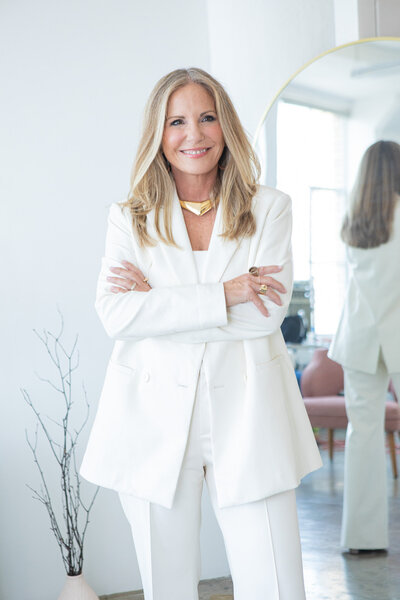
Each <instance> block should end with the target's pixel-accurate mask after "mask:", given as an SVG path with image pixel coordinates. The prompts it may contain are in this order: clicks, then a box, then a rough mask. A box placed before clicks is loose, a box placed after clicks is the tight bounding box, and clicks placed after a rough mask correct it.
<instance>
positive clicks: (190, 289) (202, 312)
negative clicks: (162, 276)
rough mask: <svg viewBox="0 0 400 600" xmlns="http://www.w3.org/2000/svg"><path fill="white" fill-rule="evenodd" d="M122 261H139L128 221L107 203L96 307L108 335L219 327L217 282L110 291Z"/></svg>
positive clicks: (223, 312)
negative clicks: (113, 270)
mask: <svg viewBox="0 0 400 600" xmlns="http://www.w3.org/2000/svg"><path fill="white" fill-rule="evenodd" d="M121 260H130V261H132V263H133V264H136V265H137V264H138V261H137V258H136V254H135V248H134V244H133V240H132V232H131V230H130V229H129V227H128V223H127V219H126V218H125V216H124V214H123V212H122V211H121V210H120V207H119V206H118V205H117V204H113V205H111V208H110V213H109V218H108V229H107V236H106V249H105V256H104V257H103V259H102V266H101V271H100V275H99V279H98V284H97V293H96V303H95V307H96V310H97V313H98V315H99V317H100V320H101V322H102V323H103V326H104V328H105V330H106V332H107V333H108V335H109V336H110V337H112V338H115V339H120V340H128V339H129V340H132V341H133V340H136V341H137V340H141V339H144V338H147V337H155V336H162V335H172V334H174V333H177V332H185V331H186V332H187V331H190V332H194V331H197V330H201V329H210V330H212V329H213V328H215V327H223V326H224V325H226V324H227V322H228V317H227V309H226V302H225V293H224V286H223V283H222V282H217V283H208V284H191V285H176V286H171V287H160V288H154V289H152V290H150V291H149V292H134V293H119V294H114V293H112V292H111V291H110V287H111V285H110V282H108V281H107V276H108V275H109V274H110V267H112V266H121Z"/></svg>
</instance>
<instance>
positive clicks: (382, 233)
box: [341, 140, 400, 248]
mask: <svg viewBox="0 0 400 600" xmlns="http://www.w3.org/2000/svg"><path fill="white" fill-rule="evenodd" d="M399 193H400V146H399V144H396V142H388V141H383V140H382V141H379V142H376V143H375V144H372V146H370V147H369V148H368V149H367V150H366V152H365V154H364V156H363V158H362V160H361V164H360V168H359V172H358V177H357V181H356V185H355V187H354V190H353V193H352V201H351V207H350V210H349V213H348V214H347V215H346V216H345V218H344V221H343V225H342V231H341V236H342V240H343V241H344V242H346V244H348V245H349V246H355V247H356V248H376V247H377V246H380V245H381V244H386V242H388V241H389V239H390V236H391V233H392V225H393V216H394V208H395V204H396V202H397V195H398V194H399Z"/></svg>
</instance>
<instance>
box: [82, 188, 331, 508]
mask: <svg viewBox="0 0 400 600" xmlns="http://www.w3.org/2000/svg"><path fill="white" fill-rule="evenodd" d="M253 206H254V215H255V218H256V223H257V231H256V233H255V235H254V236H253V237H252V238H244V239H242V240H241V241H240V243H238V242H236V241H225V240H224V239H223V238H222V237H220V236H219V235H218V234H220V233H221V232H222V230H223V224H222V214H221V207H219V208H218V210H217V215H216V220H215V224H214V229H213V233H212V236H211V241H210V246H209V250H208V252H207V262H206V265H205V277H204V281H203V282H199V278H198V274H197V270H196V265H195V262H194V257H193V252H192V249H191V246H190V241H189V238H188V234H187V230H186V226H185V223H184V219H183V215H182V211H181V208H180V205H179V201H178V198H177V196H176V195H175V198H174V203H173V215H172V231H173V234H174V238H175V241H176V243H177V244H178V246H179V247H178V248H174V247H170V246H167V245H166V244H163V243H158V244H157V245H156V246H153V247H147V248H141V247H140V246H139V245H138V244H137V242H136V240H135V237H134V235H133V231H132V225H131V218H130V215H129V211H128V210H126V209H121V207H120V206H119V205H117V204H114V205H112V206H111V210H110V216H109V228H108V233H107V241H106V253H105V257H104V259H103V264H102V269H101V273H100V277H99V282H98V290H97V300H96V308H97V311H98V314H99V316H100V319H101V321H102V322H103V325H104V327H105V329H106V331H107V333H108V334H109V335H110V336H111V337H113V338H114V339H116V342H115V346H114V350H113V353H112V356H111V360H110V363H109V366H108V369H107V374H106V379H105V383H104V387H103V392H102V395H101V399H100V403H99V408H98V411H97V415H96V418H95V422H94V425H93V428H92V431H91V435H90V439H89V442H88V446H87V450H86V453H85V456H84V459H83V463H82V466H81V474H82V475H83V476H84V477H85V478H86V479H88V480H89V481H92V482H94V483H96V484H99V485H102V486H105V487H109V488H112V489H115V490H117V491H118V492H120V494H122V496H124V495H130V496H134V497H135V498H139V499H142V500H144V501H147V502H150V503H152V505H155V504H156V505H160V506H162V507H165V508H168V509H171V508H173V507H174V499H175V495H176V490H177V485H178V480H179V476H180V473H181V469H182V464H183V459H184V455H185V450H186V448H187V444H188V436H189V431H190V423H191V418H192V413H193V406H194V401H195V396H196V389H197V384H198V378H199V372H200V368H202V370H203V372H204V375H205V379H206V381H207V393H208V397H209V401H210V422H211V442H210V443H211V450H212V456H213V468H214V473H215V495H216V505H218V507H219V508H226V507H230V506H237V505H239V504H245V503H251V502H254V501H258V500H261V499H264V498H266V497H269V496H272V495H274V494H279V493H280V492H285V491H287V490H293V489H294V488H295V487H296V486H297V485H298V484H299V481H300V479H301V478H302V477H303V476H304V475H306V474H307V473H308V472H310V471H312V470H314V469H316V468H318V467H319V466H320V465H321V459H320V456H319V452H318V449H317V447H316V444H315V440H314V435H313V432H312V429H311V426H310V423H309V420H308V417H307V414H306V411H305V408H304V403H303V400H302V398H301V395H300V392H299V388H298V385H297V381H296V377H295V374H294V371H293V367H292V365H291V362H290V359H289V357H288V354H287V351H286V346H285V343H284V340H283V337H282V334H281V331H280V324H281V322H282V320H283V318H284V316H285V313H286V311H287V307H288V304H289V301H290V295H291V293H290V292H291V288H292V262H291V241H290V239H291V206H290V199H289V198H288V196H286V195H285V194H282V193H281V192H278V191H276V190H272V189H269V188H265V187H261V188H260V190H259V192H258V193H257V195H256V196H255V198H254V204H253ZM148 227H149V232H150V234H152V235H153V236H154V237H157V236H156V233H155V229H154V215H153V214H152V213H150V215H149V217H148ZM123 259H125V260H129V261H131V262H132V263H134V264H135V265H136V266H138V267H139V268H140V269H141V270H142V272H143V273H144V275H145V277H148V278H149V283H150V284H151V286H152V289H151V291H149V292H136V291H133V292H131V293H125V294H113V293H111V292H110V290H109V287H110V286H109V284H108V282H107V281H106V277H107V275H109V267H111V266H117V265H119V264H120V261H121V260H123ZM274 264H279V265H282V266H283V270H282V271H281V272H280V273H279V274H278V275H277V276H276V278H277V279H279V280H280V281H281V282H282V283H283V284H284V285H285V287H286V289H287V290H288V293H287V294H284V295H283V305H282V306H277V305H276V304H274V303H272V302H271V301H270V300H269V299H268V298H267V297H263V300H264V302H265V304H266V306H267V308H268V310H269V312H270V316H269V317H268V318H266V317H264V316H263V315H261V313H260V312H259V311H258V310H257V308H256V307H255V306H254V305H253V304H252V303H245V304H240V305H237V306H234V307H230V308H228V309H227V308H226V304H225V295H224V287H223V283H222V282H223V281H227V280H229V279H232V278H234V277H236V276H238V275H241V274H243V273H245V272H247V271H248V269H249V268H250V267H251V266H253V265H274ZM274 277H275V275H274Z"/></svg>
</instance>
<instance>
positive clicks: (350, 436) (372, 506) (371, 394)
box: [329, 201, 400, 549]
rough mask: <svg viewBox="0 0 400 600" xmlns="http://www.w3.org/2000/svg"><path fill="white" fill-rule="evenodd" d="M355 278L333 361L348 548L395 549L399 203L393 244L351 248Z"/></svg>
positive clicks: (399, 379)
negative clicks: (393, 405) (340, 377)
mask: <svg viewBox="0 0 400 600" xmlns="http://www.w3.org/2000/svg"><path fill="white" fill-rule="evenodd" d="M347 256H348V263H349V269H350V278H349V284H348V289H347V294H346V300H345V303H344V306H343V311H342V316H341V319H340V322H339V327H338V330H337V332H336V335H335V338H334V340H333V343H332V346H331V348H330V350H329V356H330V358H332V359H333V360H335V361H336V362H338V363H340V364H341V365H342V366H343V369H344V375H345V399H346V411H347V415H348V418H349V425H348V429H347V436H346V453H345V483H344V506H343V522H342V537H341V543H342V545H343V546H345V547H348V548H356V549H373V548H374V549H378V548H387V547H388V543H389V542H388V507H387V486H386V457H385V447H384V416H385V399H386V391H387V388H388V383H389V379H390V378H392V380H393V383H394V386H395V389H396V393H397V396H398V398H400V202H399V201H398V202H397V204H396V207H395V214H394V222H393V231H392V235H391V238H390V240H389V241H388V242H387V243H386V244H382V245H381V246H378V247H377V248H369V249H362V248H353V247H351V246H348V247H347Z"/></svg>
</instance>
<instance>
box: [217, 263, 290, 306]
mask: <svg viewBox="0 0 400 600" xmlns="http://www.w3.org/2000/svg"><path fill="white" fill-rule="evenodd" d="M279 271H282V267H278V266H276V265H274V266H270V267H258V275H252V274H251V273H245V274H244V275H239V277H235V278H234V279H230V280H229V281H225V282H224V290H225V299H226V306H234V305H235V304H242V303H243V302H253V304H255V305H256V307H257V308H258V310H259V311H260V312H261V313H262V314H263V315H264V316H265V317H269V312H268V310H267V309H266V307H265V305H264V303H263V301H262V300H261V298H260V296H259V294H260V293H262V291H261V292H260V288H261V286H262V285H265V286H267V290H266V292H264V293H263V295H264V296H268V298H269V299H270V300H272V302H275V304H278V305H279V306H281V305H282V300H281V299H280V297H279V295H278V294H277V293H276V291H275V290H277V291H278V292H281V293H282V294H284V293H285V292H286V288H285V287H284V286H283V285H282V283H280V282H279V281H277V280H276V279H274V278H273V277H269V274H270V273H279Z"/></svg>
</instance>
